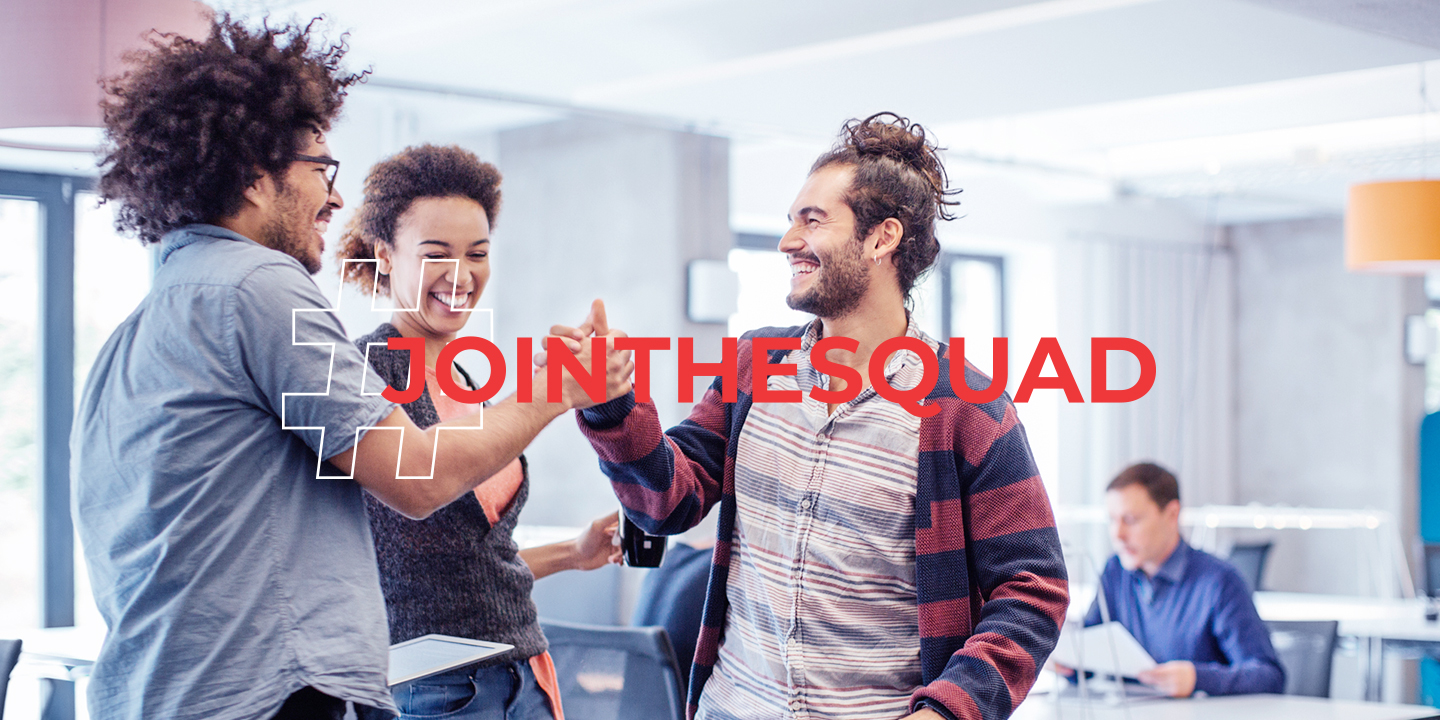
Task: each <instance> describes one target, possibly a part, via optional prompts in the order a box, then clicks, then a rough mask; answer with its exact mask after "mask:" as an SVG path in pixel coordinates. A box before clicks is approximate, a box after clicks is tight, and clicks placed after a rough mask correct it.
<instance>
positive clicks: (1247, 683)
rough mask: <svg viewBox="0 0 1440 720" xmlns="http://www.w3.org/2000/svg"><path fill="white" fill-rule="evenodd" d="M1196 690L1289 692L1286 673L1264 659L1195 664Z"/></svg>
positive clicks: (1231, 693) (1232, 692)
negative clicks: (1232, 662) (1229, 663)
mask: <svg viewBox="0 0 1440 720" xmlns="http://www.w3.org/2000/svg"><path fill="white" fill-rule="evenodd" d="M1195 690H1196V691H1197V692H1199V691H1202V690H1203V691H1204V692H1205V694H1207V695H1251V694H1254V693H1281V692H1284V691H1285V675H1284V674H1283V673H1282V672H1281V670H1280V668H1278V667H1275V666H1274V665H1272V664H1270V663H1268V662H1265V661H1263V660H1249V661H1244V662H1238V663H1234V664H1232V665H1227V664H1225V663H1217V662H1206V663H1195Z"/></svg>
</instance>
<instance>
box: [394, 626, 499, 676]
mask: <svg viewBox="0 0 1440 720" xmlns="http://www.w3.org/2000/svg"><path fill="white" fill-rule="evenodd" d="M513 649H515V646H514V645H506V644H505V643H495V642H485V641H483V640H469V639H466V638H458V637H451V636H449V635H421V636H420V637H418V638H415V639H414V640H406V641H405V642H402V643H397V644H395V645H391V646H390V678H389V683H390V687H395V686H396V685H401V684H404V683H408V682H412V681H415V680H419V679H421V678H424V677H429V676H431V675H436V674H439V673H442V672H445V671H446V670H453V669H455V668H457V667H463V666H465V665H470V664H472V663H477V662H480V661H481V660H484V659H485V658H488V657H494V656H496V655H499V654H500V653H503V652H506V651H508V650H513Z"/></svg>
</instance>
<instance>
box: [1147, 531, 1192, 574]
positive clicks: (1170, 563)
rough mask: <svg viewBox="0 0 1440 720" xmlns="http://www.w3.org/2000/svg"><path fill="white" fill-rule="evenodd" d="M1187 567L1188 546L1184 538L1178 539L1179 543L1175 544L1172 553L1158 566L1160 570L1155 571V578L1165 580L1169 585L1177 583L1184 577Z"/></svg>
mask: <svg viewBox="0 0 1440 720" xmlns="http://www.w3.org/2000/svg"><path fill="white" fill-rule="evenodd" d="M1189 565H1190V545H1189V544H1188V543H1186V542H1185V538H1180V542H1178V543H1176V544H1175V550H1174V552H1171V553H1170V557H1168V558H1166V559H1165V562H1163V563H1161V564H1160V569H1159V570H1158V571H1156V573H1155V577H1157V578H1165V579H1166V580H1169V581H1170V582H1171V583H1178V582H1180V580H1181V579H1182V578H1184V577H1185V568H1186V567H1188V566H1189Z"/></svg>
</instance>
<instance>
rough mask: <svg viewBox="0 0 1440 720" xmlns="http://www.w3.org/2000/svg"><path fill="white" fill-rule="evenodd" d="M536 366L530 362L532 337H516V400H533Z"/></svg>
mask: <svg viewBox="0 0 1440 720" xmlns="http://www.w3.org/2000/svg"><path fill="white" fill-rule="evenodd" d="M534 374H535V368H534V367H533V366H532V365H531V364H530V338H515V402H533V401H534V388H533V387H532V386H531V384H532V383H533V382H534V380H535V378H534V377H533V376H534Z"/></svg>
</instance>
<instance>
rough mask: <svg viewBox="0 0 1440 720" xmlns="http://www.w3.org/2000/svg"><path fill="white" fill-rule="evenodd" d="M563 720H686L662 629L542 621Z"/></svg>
mask: <svg viewBox="0 0 1440 720" xmlns="http://www.w3.org/2000/svg"><path fill="white" fill-rule="evenodd" d="M540 627H541V628H542V629H544V631H545V638H546V639H547V640H549V641H550V657H551V658H553V659H554V660H555V672H556V675H558V676H559V681H560V697H561V698H564V700H563V702H564V703H565V714H566V715H567V716H570V717H576V718H585V720H685V700H684V698H685V694H684V690H683V689H682V688H681V687H680V669H679V668H678V667H677V666H676V664H675V651H674V650H673V649H671V647H670V639H669V638H668V637H666V635H665V628H662V627H600V626H594V625H577V624H575V623H566V622H560V621H557V620H541V621H540Z"/></svg>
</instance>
